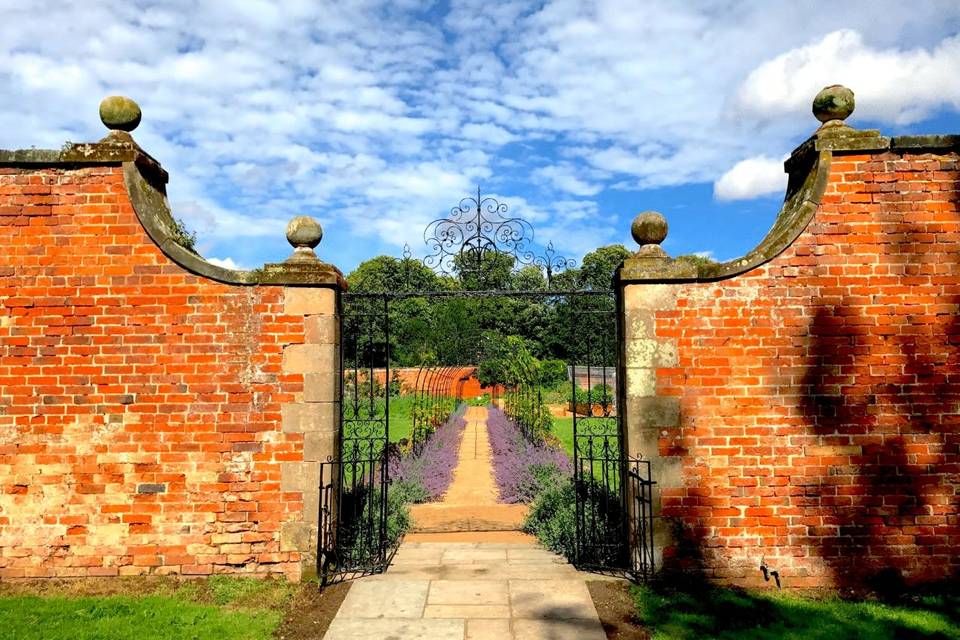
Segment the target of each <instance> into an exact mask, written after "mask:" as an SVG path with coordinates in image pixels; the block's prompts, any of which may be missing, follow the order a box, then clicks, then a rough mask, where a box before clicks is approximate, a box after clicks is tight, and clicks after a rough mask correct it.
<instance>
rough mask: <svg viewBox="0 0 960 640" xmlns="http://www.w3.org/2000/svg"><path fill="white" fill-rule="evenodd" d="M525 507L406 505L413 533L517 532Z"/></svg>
mask: <svg viewBox="0 0 960 640" xmlns="http://www.w3.org/2000/svg"><path fill="white" fill-rule="evenodd" d="M527 510H528V507H527V506H526V505H522V504H503V505H492V506H469V505H468V506H459V505H448V504H445V503H442V502H440V503H432V504H416V505H413V506H412V507H411V508H410V516H411V519H412V520H413V524H412V526H411V528H410V531H411V532H413V533H449V532H455V531H519V530H520V528H521V527H522V526H523V520H524V518H525V517H526V515H527Z"/></svg>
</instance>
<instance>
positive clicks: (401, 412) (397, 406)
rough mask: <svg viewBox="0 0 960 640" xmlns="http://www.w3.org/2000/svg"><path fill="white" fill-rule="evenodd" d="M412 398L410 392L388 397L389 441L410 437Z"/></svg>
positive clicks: (411, 430)
mask: <svg viewBox="0 0 960 640" xmlns="http://www.w3.org/2000/svg"><path fill="white" fill-rule="evenodd" d="M413 399H414V396H413V395H412V394H411V395H403V396H394V397H392V398H390V442H400V441H401V440H403V439H404V438H406V439H407V440H409V439H410V436H411V434H412V433H413Z"/></svg>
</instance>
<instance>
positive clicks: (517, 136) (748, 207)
mask: <svg viewBox="0 0 960 640" xmlns="http://www.w3.org/2000/svg"><path fill="white" fill-rule="evenodd" d="M194 4H195V3H193V2H163V3H148V2H131V1H130V0H126V1H123V2H120V1H100V2H97V3H89V2H79V1H78V2H73V3H69V2H59V3H56V2H53V3H47V2H29V3H24V2H22V1H16V2H14V1H10V0H0V15H2V16H3V20H2V21H0V83H2V85H3V87H4V91H3V92H0V148H7V149H12V148H24V147H31V146H36V147H52V148H56V147H59V146H60V145H61V144H63V142H64V141H67V140H70V141H90V140H96V139H99V138H100V137H102V136H103V134H104V129H103V127H102V125H100V123H99V121H98V118H97V105H98V103H99V101H100V99H101V98H102V97H104V96H106V95H110V94H124V95H128V96H130V97H132V98H134V99H135V100H137V101H138V102H139V103H140V105H141V107H142V109H143V113H144V115H143V123H142V124H141V126H140V128H139V129H137V131H136V132H135V133H134V136H135V138H136V139H137V141H138V142H139V143H140V144H141V146H142V147H143V148H144V149H146V150H147V151H148V152H150V153H151V154H153V155H154V156H155V157H156V158H157V159H159V160H160V161H161V162H162V163H163V165H164V167H166V168H167V169H168V170H169V171H170V174H171V181H170V185H169V196H170V201H171V204H172V206H173V209H174V213H175V215H177V216H178V217H180V218H182V219H183V220H184V221H185V222H186V223H187V225H188V226H189V227H191V228H193V229H195V230H196V231H197V232H198V235H199V236H200V243H199V247H198V248H199V249H200V251H201V253H202V254H203V255H205V256H206V257H208V258H209V259H211V260H214V261H217V262H219V263H221V264H225V265H228V266H239V267H243V268H250V267H256V266H259V265H260V264H262V263H263V262H276V261H280V260H282V259H284V258H285V257H286V256H287V255H289V253H290V248H289V246H288V245H287V244H286V241H285V240H284V227H285V225H286V222H287V220H289V218H291V217H292V216H294V215H300V214H308V215H313V216H315V217H317V218H318V219H319V220H320V221H321V222H322V224H323V226H324V229H325V237H324V241H323V243H322V244H321V245H320V247H319V248H318V253H319V255H320V256H321V258H323V259H324V260H327V261H329V262H332V263H334V264H336V265H337V266H339V267H341V268H342V269H344V270H345V271H349V270H350V269H352V268H353V267H354V266H356V264H357V263H358V262H360V261H361V260H363V259H365V258H369V257H372V256H375V255H378V254H380V253H388V254H393V255H400V252H401V250H402V246H403V244H404V243H405V242H406V243H409V244H410V245H411V247H412V248H413V250H414V253H422V252H423V250H424V247H423V240H422V233H423V229H424V227H425V226H426V224H427V223H428V222H429V221H430V220H431V219H433V218H436V217H439V216H443V215H446V214H447V213H448V212H449V210H450V208H451V207H452V206H454V205H455V204H457V203H458V202H459V200H460V198H461V197H463V196H466V195H468V194H470V193H471V192H473V191H474V190H475V189H476V187H477V186H480V187H481V188H482V189H483V191H484V193H489V194H492V195H495V196H496V197H498V198H499V199H500V200H501V201H502V202H504V203H506V204H507V205H508V206H509V207H510V211H511V213H513V214H515V215H518V216H521V217H524V218H526V219H528V220H530V221H531V222H532V223H533V224H534V226H535V227H536V230H537V239H538V240H540V241H542V242H544V243H546V242H547V241H553V242H554V244H555V245H556V246H557V248H558V249H559V250H560V251H561V252H563V253H565V254H567V255H571V256H573V257H576V258H579V257H580V256H581V255H582V254H583V253H584V252H585V251H588V250H590V249H592V248H594V247H596V246H599V245H602V244H608V243H612V242H623V243H625V244H627V246H628V247H629V246H632V243H631V241H630V239H629V226H630V221H631V219H632V218H633V216H634V215H635V214H636V213H638V212H640V211H643V210H646V209H655V210H659V211H661V212H662V213H664V214H665V215H666V216H667V219H668V220H669V222H670V225H671V230H670V235H669V237H668V239H667V241H666V243H665V248H666V249H667V250H668V251H669V252H670V253H671V254H673V255H679V254H683V253H693V252H709V254H710V255H712V256H713V257H715V258H717V259H729V258H733V257H736V256H738V255H741V254H743V253H745V252H746V251H748V250H749V249H750V248H752V247H753V246H754V245H755V244H756V243H757V242H758V241H759V240H760V238H762V237H763V235H764V234H765V233H766V231H767V230H768V229H769V227H770V225H771V224H772V222H773V218H774V216H775V215H776V213H777V211H778V209H779V204H780V202H781V200H782V194H783V187H784V184H785V177H784V176H783V172H782V160H783V158H784V157H785V155H786V154H788V153H789V152H790V150H791V149H793V148H794V147H795V146H796V145H797V144H799V143H800V142H802V141H803V140H804V139H805V138H806V137H807V136H809V135H810V134H811V133H812V132H813V131H814V130H815V128H816V126H817V124H818V123H817V122H816V121H815V120H814V118H813V117H812V115H811V114H810V103H811V100H812V98H813V96H814V95H815V94H816V92H817V91H818V90H819V89H820V88H822V87H823V86H825V85H828V84H833V83H842V84H846V85H847V86H849V87H850V88H852V89H853V90H854V92H855V93H856V96H857V111H856V113H855V114H854V116H853V117H852V118H851V119H850V121H849V123H850V124H852V125H853V126H856V127H860V128H880V129H882V130H883V132H884V133H886V134H890V135H893V134H902V133H960V113H958V109H960V73H958V72H957V70H958V69H960V35H958V33H960V3H957V2H920V3H905V2H884V1H882V0H875V1H872V2H843V3H831V4H830V5H829V6H826V5H820V6H822V7H824V8H823V9H819V8H818V3H795V2H789V3H787V2H784V3H773V2H729V1H724V2H698V3H689V2H642V1H640V0H630V1H616V0H598V1H596V2H586V1H569V2H567V1H547V2H510V1H504V2H491V1H489V0H486V1H474V0H466V1H463V2H459V1H457V2H453V1H451V2H418V1H414V0H401V1H396V0H395V1H393V2H377V1H375V0H364V1H361V2H351V1H341V2H326V3H325V2H316V1H292V0H291V1H285V2H282V3H268V2H254V1H248V2H237V3H231V4H228V3H226V2H206V3H200V5H201V6H200V7H196V6H194ZM44 5H46V6H44Z"/></svg>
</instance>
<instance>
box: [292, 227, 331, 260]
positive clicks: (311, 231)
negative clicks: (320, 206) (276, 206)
mask: <svg viewBox="0 0 960 640" xmlns="http://www.w3.org/2000/svg"><path fill="white" fill-rule="evenodd" d="M322 239H323V227H321V226H320V223H319V222H317V221H316V220H314V219H313V218H311V217H310V216H297V217H296V218H294V219H292V220H291V221H290V222H289V223H288V224H287V242H289V243H290V245H291V246H292V247H293V255H291V256H290V257H289V258H287V262H315V261H318V260H319V258H318V257H317V254H316V253H314V251H313V249H314V247H316V246H317V245H318V244H320V241H321V240H322Z"/></svg>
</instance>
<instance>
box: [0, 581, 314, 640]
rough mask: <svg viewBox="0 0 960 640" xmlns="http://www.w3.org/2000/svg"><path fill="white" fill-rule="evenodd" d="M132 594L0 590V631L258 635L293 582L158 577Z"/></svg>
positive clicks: (47, 637)
mask: <svg viewBox="0 0 960 640" xmlns="http://www.w3.org/2000/svg"><path fill="white" fill-rule="evenodd" d="M129 584H130V586H131V589H130V592H131V593H132V594H137V595H74V594H72V593H70V592H69V591H67V592H61V593H57V592H56V591H54V592H53V593H51V595H33V594H29V593H26V592H24V593H15V592H9V591H5V592H3V595H0V636H2V637H4V638H17V639H18V640H33V639H36V640H41V639H42V640H61V639H62V640H94V639H96V640H113V639H117V640H127V639H129V638H137V639H138V640H167V639H169V640H180V639H182V638H190V639H193V640H208V639H209V640H213V639H214V638H216V639H221V638H230V639H231V640H254V639H256V640H261V639H264V638H270V637H271V636H272V635H273V633H274V631H275V630H276V628H277V626H278V625H279V624H280V621H281V619H282V615H283V614H282V613H281V611H280V608H281V607H282V606H283V605H284V604H285V603H286V602H287V601H288V600H289V599H290V598H291V597H292V595H293V593H294V590H295V589H296V586H295V585H290V584H288V583H286V582H283V581H281V580H254V579H252V578H231V577H225V576H216V577H213V578H210V579H209V580H200V581H190V582H181V583H166V582H165V583H161V585H162V586H161V587H160V588H157V589H153V590H151V589H147V590H146V591H145V592H144V589H143V588H142V586H141V585H142V583H136V582H130V583H129Z"/></svg>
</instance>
